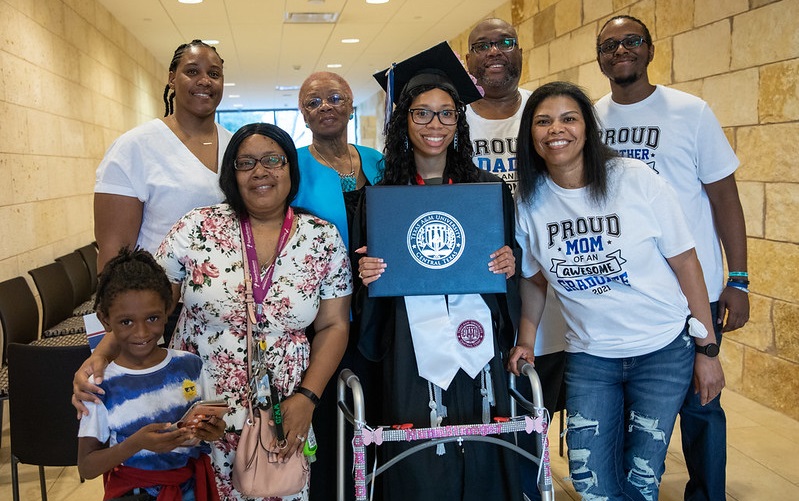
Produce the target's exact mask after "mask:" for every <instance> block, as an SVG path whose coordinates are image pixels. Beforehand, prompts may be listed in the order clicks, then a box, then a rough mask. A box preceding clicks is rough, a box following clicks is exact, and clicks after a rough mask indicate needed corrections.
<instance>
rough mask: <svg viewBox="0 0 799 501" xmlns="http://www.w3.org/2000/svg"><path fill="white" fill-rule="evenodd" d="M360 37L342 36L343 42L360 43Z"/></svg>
mask: <svg viewBox="0 0 799 501" xmlns="http://www.w3.org/2000/svg"><path fill="white" fill-rule="evenodd" d="M360 41H361V39H360V38H342V39H341V43H358V42H360Z"/></svg>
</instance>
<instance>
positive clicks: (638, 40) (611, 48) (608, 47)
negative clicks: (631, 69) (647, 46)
mask: <svg viewBox="0 0 799 501" xmlns="http://www.w3.org/2000/svg"><path fill="white" fill-rule="evenodd" d="M643 43H649V42H647V41H646V38H644V37H643V36H641V35H629V36H626V37H624V38H622V39H621V40H612V39H611V40H605V41H604V42H602V43H601V44H599V45H597V47H596V50H598V51H599V53H600V54H604V55H606V56H609V55H611V54H614V53H615V52H616V49H618V48H619V45H622V46H624V48H625V49H627V50H633V49H637V48H638V47H640V46H641V44H643Z"/></svg>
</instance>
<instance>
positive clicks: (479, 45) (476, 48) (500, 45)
mask: <svg viewBox="0 0 799 501" xmlns="http://www.w3.org/2000/svg"><path fill="white" fill-rule="evenodd" d="M491 47H496V48H497V50H499V51H500V52H510V51H512V50H513V49H514V47H516V39H515V38H502V39H500V40H497V41H496V42H475V43H473V44H472V45H471V47H470V49H471V50H472V52H474V53H475V54H480V53H482V52H488V51H490V50H491Z"/></svg>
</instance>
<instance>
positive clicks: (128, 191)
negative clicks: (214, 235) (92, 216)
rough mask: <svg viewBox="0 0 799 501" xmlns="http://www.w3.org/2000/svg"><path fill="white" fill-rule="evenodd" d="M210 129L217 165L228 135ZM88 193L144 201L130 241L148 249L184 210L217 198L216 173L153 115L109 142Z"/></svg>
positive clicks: (155, 245)
mask: <svg viewBox="0 0 799 501" xmlns="http://www.w3.org/2000/svg"><path fill="white" fill-rule="evenodd" d="M216 128H217V136H218V138H219V144H218V146H217V149H218V151H219V156H218V165H219V166H220V167H221V165H222V156H223V155H224V153H225V148H227V145H228V143H229V142H230V138H231V137H232V134H231V133H230V132H229V131H227V130H226V129H225V128H224V127H222V126H221V125H218V124H217V126H216ZM209 147H213V146H209ZM219 170H220V169H217V171H219ZM94 192H95V193H108V194H112V195H122V196H126V197H134V198H137V199H139V200H140V201H142V202H144V209H143V213H142V222H141V228H140V229H139V236H138V238H137V239H136V245H137V246H139V247H142V248H144V249H146V250H148V251H150V252H155V251H156V250H157V249H158V246H159V245H160V244H161V240H163V239H164V237H165V236H166V234H167V233H168V232H169V230H170V229H171V228H172V225H173V224H175V223H176V222H177V221H178V219H180V218H181V217H183V216H184V215H185V214H186V213H187V212H189V211H190V210H192V209H196V208H197V207H203V206H206V205H213V204H216V203H219V202H221V201H222V199H223V195H222V190H220V188H219V175H218V173H217V172H212V171H211V170H209V169H208V168H207V167H206V166H205V165H203V163H202V162H200V160H199V159H198V158H197V157H195V156H194V154H193V153H192V152H191V151H189V149H188V148H186V146H185V145H184V144H183V143H182V142H181V141H180V139H178V137H177V136H176V135H175V134H174V133H173V132H172V130H171V129H170V128H169V127H168V126H167V125H166V124H165V123H164V122H163V121H162V120H159V119H155V120H151V121H149V122H147V123H144V124H142V125H140V126H138V127H136V128H134V129H131V130H129V131H128V132H126V133H124V134H122V135H121V136H119V138H117V139H116V141H114V142H113V143H112V144H111V146H110V147H109V148H108V151H107V152H106V154H105V157H103V160H102V161H101V162H100V166H99V167H97V173H96V178H95V184H94Z"/></svg>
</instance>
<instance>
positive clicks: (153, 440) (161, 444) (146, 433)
mask: <svg viewBox="0 0 799 501" xmlns="http://www.w3.org/2000/svg"><path fill="white" fill-rule="evenodd" d="M170 426H171V424H170V423H153V424H148V425H146V426H142V427H141V429H139V431H137V432H136V433H134V434H133V435H131V437H130V438H128V440H134V443H135V444H136V446H137V447H138V448H139V449H140V450H141V449H147V450H148V451H152V452H155V453H156V454H163V453H165V452H169V451H171V450H173V449H174V448H176V447H180V446H181V445H183V444H184V443H185V442H186V441H187V440H189V439H191V438H192V432H191V430H190V429H189V428H178V429H177V430H174V431H168V430H169V427H170ZM128 440H126V441H125V442H127V441H128ZM125 442H122V443H123V444H124V443H125Z"/></svg>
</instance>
